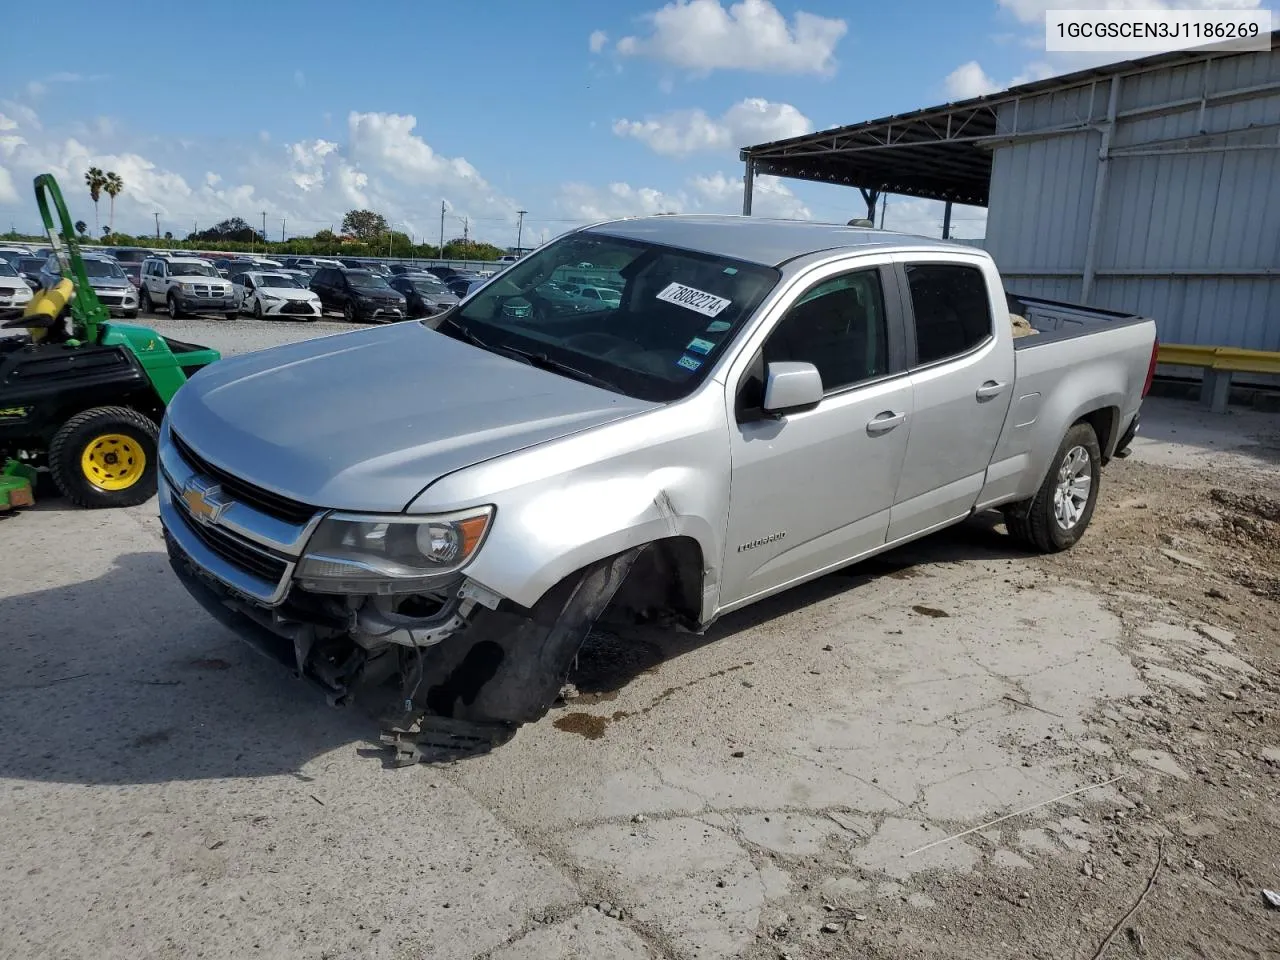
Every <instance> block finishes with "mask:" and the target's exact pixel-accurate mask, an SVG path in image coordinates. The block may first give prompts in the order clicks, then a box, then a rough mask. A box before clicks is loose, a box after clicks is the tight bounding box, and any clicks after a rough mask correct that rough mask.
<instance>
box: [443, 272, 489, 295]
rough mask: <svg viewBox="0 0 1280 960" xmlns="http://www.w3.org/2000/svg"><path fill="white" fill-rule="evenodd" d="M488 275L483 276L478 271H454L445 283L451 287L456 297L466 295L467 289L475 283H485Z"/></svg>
mask: <svg viewBox="0 0 1280 960" xmlns="http://www.w3.org/2000/svg"><path fill="white" fill-rule="evenodd" d="M488 279H489V278H488V277H485V276H481V275H480V274H478V273H461V272H457V273H454V275H453V276H451V277H449V278H448V279H447V280H445V282H444V285H445V286H446V287H448V288H449V290H450V291H451V292H452V293H453V295H454V296H455V297H459V298H461V297H465V296H466V295H467V291H468V290H471V289H472V285H473V284H480V283H484V282H485V281H486V280H488Z"/></svg>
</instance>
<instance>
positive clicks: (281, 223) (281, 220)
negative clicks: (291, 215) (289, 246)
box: [280, 217, 289, 243]
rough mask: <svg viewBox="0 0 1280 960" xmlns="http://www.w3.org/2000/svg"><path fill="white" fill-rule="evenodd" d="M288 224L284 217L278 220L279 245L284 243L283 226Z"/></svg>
mask: <svg viewBox="0 0 1280 960" xmlns="http://www.w3.org/2000/svg"><path fill="white" fill-rule="evenodd" d="M288 222H289V221H288V219H287V218H285V217H281V218H280V242H281V243H284V225H285V224H286V223H288Z"/></svg>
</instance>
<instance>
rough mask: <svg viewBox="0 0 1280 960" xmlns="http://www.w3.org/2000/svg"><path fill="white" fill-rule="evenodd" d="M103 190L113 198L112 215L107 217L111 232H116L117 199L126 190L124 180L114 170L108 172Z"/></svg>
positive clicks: (103, 180) (103, 182) (103, 181)
mask: <svg viewBox="0 0 1280 960" xmlns="http://www.w3.org/2000/svg"><path fill="white" fill-rule="evenodd" d="M102 189H103V190H105V191H107V196H108V197H110V198H111V213H110V214H109V215H108V216H107V223H108V225H109V226H110V227H111V232H112V233H115V232H116V197H118V196H119V195H120V191H121V190H123V189H124V178H123V177H121V176H120V174H118V173H116V172H115V171H114V170H111V171H108V173H107V175H106V176H105V177H103V178H102Z"/></svg>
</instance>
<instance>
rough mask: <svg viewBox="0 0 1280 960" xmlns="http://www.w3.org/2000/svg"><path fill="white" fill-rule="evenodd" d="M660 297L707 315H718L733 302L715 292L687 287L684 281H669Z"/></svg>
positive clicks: (678, 305) (659, 294)
mask: <svg viewBox="0 0 1280 960" xmlns="http://www.w3.org/2000/svg"><path fill="white" fill-rule="evenodd" d="M658 299H659V300H665V301H666V302H667V303H674V304H675V305H676V306H677V307H684V308H685V309H686V310H694V311H696V312H697V313H700V314H702V315H703V316H706V317H718V316H719V315H720V314H721V313H722V312H723V311H724V308H725V307H727V306H729V304H731V303H733V301H732V300H726V299H725V298H724V297H717V296H716V295H715V294H714V293H707V292H706V291H705V290H696V289H694V288H693V287H686V286H685V285H684V284H683V283H668V284H667V285H666V286H665V287H663V288H662V290H661V291H660V292H659V293H658Z"/></svg>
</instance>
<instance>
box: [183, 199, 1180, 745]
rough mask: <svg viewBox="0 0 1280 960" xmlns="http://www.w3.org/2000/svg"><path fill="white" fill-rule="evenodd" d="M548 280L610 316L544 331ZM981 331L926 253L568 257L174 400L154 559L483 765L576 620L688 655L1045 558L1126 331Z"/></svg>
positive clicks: (668, 222) (1104, 427)
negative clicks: (889, 582)
mask: <svg viewBox="0 0 1280 960" xmlns="http://www.w3.org/2000/svg"><path fill="white" fill-rule="evenodd" d="M580 262H590V263H592V264H594V265H596V266H597V267H601V268H606V269H609V270H611V271H615V272H616V273H617V275H618V276H619V277H621V278H622V281H623V282H622V289H621V295H620V298H619V299H618V300H612V301H604V300H602V301H600V302H599V303H598V304H597V305H596V308H595V309H593V310H591V311H588V312H574V313H571V314H566V313H564V312H563V311H560V310H555V309H552V306H553V305H551V304H548V303H544V302H543V301H542V300H541V298H540V297H539V294H538V288H539V287H540V286H541V285H543V284H545V283H546V281H547V280H548V278H550V277H551V276H552V274H553V273H554V271H555V270H556V269H557V268H559V267H562V266H563V265H565V264H575V263H580ZM1011 302H1012V298H1010V297H1009V295H1007V294H1006V293H1005V291H1004V289H1003V285H1002V283H1001V279H1000V276H999V273H998V272H997V270H996V267H995V264H994V263H993V261H992V260H991V258H990V256H988V255H987V254H986V253H984V252H983V251H981V250H977V249H973V248H970V247H965V246H960V245H955V244H949V243H946V242H943V241H937V240H927V239H922V238H916V237H907V236H900V235H895V234H892V233H885V232H883V231H879V230H869V229H864V228H855V227H845V226H833V225H818V224H808V223H795V222H787V221H769V220H764V219H757V218H740V217H692V216H661V217H653V218H641V219H629V220H622V221H616V222H611V223H604V224H599V225H596V226H592V227H589V228H584V229H582V230H579V231H576V232H574V233H571V234H569V235H567V236H565V237H563V238H561V239H560V240H557V241H555V242H553V243H551V244H549V245H548V246H546V247H544V248H542V249H540V250H538V251H537V252H535V253H532V254H530V255H528V256H527V257H524V258H523V259H521V260H520V261H519V262H518V263H516V264H513V265H512V266H511V267H509V268H508V269H507V270H506V271H504V272H503V273H502V274H501V275H499V276H498V277H495V278H494V279H493V280H492V281H490V282H489V283H487V284H486V285H484V286H483V287H482V288H481V289H480V290H479V291H477V292H475V293H473V294H472V295H471V296H469V297H468V298H467V299H465V300H464V301H463V302H462V303H460V304H459V305H457V306H456V307H453V308H452V309H450V310H448V311H446V312H445V313H443V314H440V315H437V316H435V317H431V318H429V319H427V320H424V321H409V322H402V323H396V324H393V325H390V326H388V327H385V328H382V329H374V330H365V331H359V332H354V333H350V334H344V335H340V336H333V337H325V338H320V339H314V340H308V341H305V342H301V343H294V344H290V345H287V346H281V347H277V348H274V349H270V350H265V351H262V352H258V353H252V354H248V355H245V356H239V357H233V358H230V359H225V360H222V361H220V362H219V363H217V364H214V365H212V366H210V367H209V368H207V369H205V370H203V371H202V372H200V373H199V374H198V375H196V376H195V377H194V378H193V379H192V380H191V382H190V383H188V384H187V385H186V386H184V387H183V388H182V389H181V390H180V391H179V392H178V394H177V396H176V397H175V398H174V400H173V402H172V403H171V404H170V406H169V410H168V414H167V416H166V418H165V421H164V424H163V426H162V428H161V435H160V464H161V476H162V479H161V482H160V491H159V509H160V516H161V520H162V522H163V525H164V529H165V534H166V541H167V545H168V550H169V555H170V560H171V563H172V566H173V568H174V570H175V571H176V572H177V574H178V575H179V577H180V578H181V579H182V581H183V583H184V584H185V585H186V586H187V588H188V589H189V590H190V592H191V593H192V594H193V595H194V596H195V597H196V598H197V599H198V600H199V601H200V602H201V603H202V605H203V606H204V607H205V608H206V609H207V610H208V611H209V612H210V613H211V614H213V615H214V616H216V617H217V618H219V619H220V620H222V621H223V622H224V623H225V624H227V625H228V626H230V627H231V629H232V630H234V631H236V632H237V633H239V634H240V635H241V636H243V637H245V638H246V639H249V640H251V641H253V642H254V644H255V645H256V646H258V647H259V648H260V649H262V650H264V651H267V652H270V653H272V654H273V655H275V656H276V657H277V658H278V659H280V660H281V661H283V662H285V663H286V664H288V665H289V666H290V667H291V668H292V669H294V670H295V671H296V672H297V673H299V674H300V675H304V676H307V677H309V678H310V679H313V680H315V681H316V682H318V683H319V684H320V685H321V686H322V687H324V688H325V689H326V690H327V691H328V693H329V695H330V699H331V702H335V703H338V702H345V701H346V700H348V699H351V698H353V697H354V698H356V699H358V700H360V701H362V702H364V703H365V704H366V706H367V707H368V708H369V709H371V710H372V711H373V712H374V714H375V715H376V716H378V717H379V719H380V720H381V721H382V723H383V724H384V730H387V731H389V732H388V733H386V734H384V737H385V738H387V739H389V740H391V741H393V742H394V744H395V746H396V749H397V750H398V751H399V755H400V756H401V757H402V759H403V760H404V762H412V761H414V760H416V759H421V758H423V757H424V756H428V755H434V754H433V751H440V750H444V751H446V752H447V751H448V750H450V749H458V750H467V749H470V748H471V747H474V746H476V745H477V744H488V745H493V744H496V743H500V742H503V741H504V740H506V739H508V738H509V737H510V736H511V734H512V732H513V731H514V730H515V729H516V728H517V727H518V726H519V725H520V724H522V723H526V722H531V721H535V720H537V719H538V718H539V717H541V716H542V715H543V714H544V713H545V712H546V711H547V710H548V709H549V708H550V706H551V705H552V704H553V702H554V700H555V698H556V696H557V695H558V693H559V691H560V689H561V685H562V683H563V681H564V679H565V677H566V674H567V672H568V670H569V668H570V666H571V664H572V661H573V658H574V656H575V655H576V653H577V651H578V649H579V646H580V645H581V643H582V642H583V640H584V638H585V637H586V635H587V633H588V631H589V630H590V628H591V626H592V624H593V623H594V622H595V621H596V620H597V618H598V617H600V615H601V614H602V612H604V611H605V609H606V607H610V608H611V614H612V613H614V612H617V611H619V610H621V611H627V612H630V613H634V614H638V615H645V616H655V615H661V616H663V617H665V618H666V620H667V622H672V621H674V622H676V623H678V624H681V625H683V626H684V627H686V628H687V629H691V630H702V629H705V628H706V627H707V626H708V625H710V624H711V623H712V621H714V620H715V619H716V618H717V617H720V616H721V615H723V614H725V613H727V612H729V611H732V610H736V609H738V608H740V607H744V606H746V605H747V604H750V603H753V602H755V601H757V600H759V599H761V598H763V597H767V596H769V595H771V594H774V593H777V592H778V591H781V590H785V589H787V588H788V587H791V586H793V585H795V584H798V583H801V582H803V581H806V580H809V579H811V578H814V577H818V576H821V575H822V574H824V573H826V572H828V571H831V570H834V569H836V568H839V567H842V566H845V565H847V564H851V563H853V562H855V561H858V560H860V559H862V558H866V557H869V556H872V555H873V554H877V553H880V552H882V551H885V550H889V549H891V548H892V547H894V546H896V545H898V544H902V543H905V542H906V541H909V540H913V539H915V538H917V537H922V536H924V535H926V534H928V533H930V532H932V531H935V530H938V529H940V528H942V527H945V526H948V525H950V524H954V523H957V522H960V521H962V520H964V519H965V518H966V517H968V516H970V515H972V514H974V513H975V512H979V511H986V510H990V509H993V508H998V509H1000V510H1002V511H1003V512H1004V516H1005V519H1006V522H1007V527H1008V530H1009V532H1010V534H1012V535H1013V536H1014V537H1016V538H1018V539H1019V540H1021V541H1023V542H1024V543H1026V544H1027V545H1028V546H1029V547H1031V548H1032V549H1034V550H1038V551H1056V550H1062V549H1065V548H1068V547H1070V546H1071V545H1072V544H1073V543H1075V542H1076V541H1077V540H1078V539H1079V537H1080V536H1081V535H1082V534H1083V533H1084V531H1085V529H1086V527H1087V526H1088V525H1089V521H1090V518H1091V516H1092V514H1093V510H1094V504H1095V503H1096V500H1097V496H1098V489H1099V482H1100V479H1101V469H1102V467H1103V465H1104V464H1105V463H1106V462H1107V460H1108V459H1109V458H1110V457H1112V456H1113V455H1115V453H1116V452H1117V450H1118V448H1122V447H1123V445H1124V444H1127V442H1128V439H1130V438H1131V437H1132V435H1133V432H1134V430H1136V429H1137V421H1138V413H1139V407H1140V405H1141V403H1142V398H1143V396H1144V395H1145V393H1146V389H1147V387H1148V386H1149V384H1150V375H1151V372H1152V371H1153V369H1154V362H1155V356H1156V354H1155V328H1154V324H1153V322H1152V321H1151V320H1149V319H1144V318H1140V317H1132V316H1127V315H1123V314H1116V313H1108V312H1104V311H1098V310H1089V309H1086V308H1083V307H1078V306H1072V305H1068V304H1059V303H1052V302H1049V301H1043V300H1034V299H1030V298H1021V299H1019V300H1017V301H1016V307H1017V312H1018V313H1019V314H1020V315H1021V316H1023V317H1025V318H1026V319H1027V321H1028V322H1029V323H1030V324H1031V326H1032V327H1033V328H1034V335H1030V336H1020V337H1018V338H1016V339H1015V338H1014V336H1013V331H1012V326H1011V320H1010V310H1009V305H1010V303H1011ZM512 303H519V304H521V305H524V306H521V309H520V310H519V311H514V312H513V311H512V310H509V309H507V307H508V306H509V305H510V304H512ZM525 306H529V307H531V309H527V310H526V309H525ZM468 745H470V746H468Z"/></svg>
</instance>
